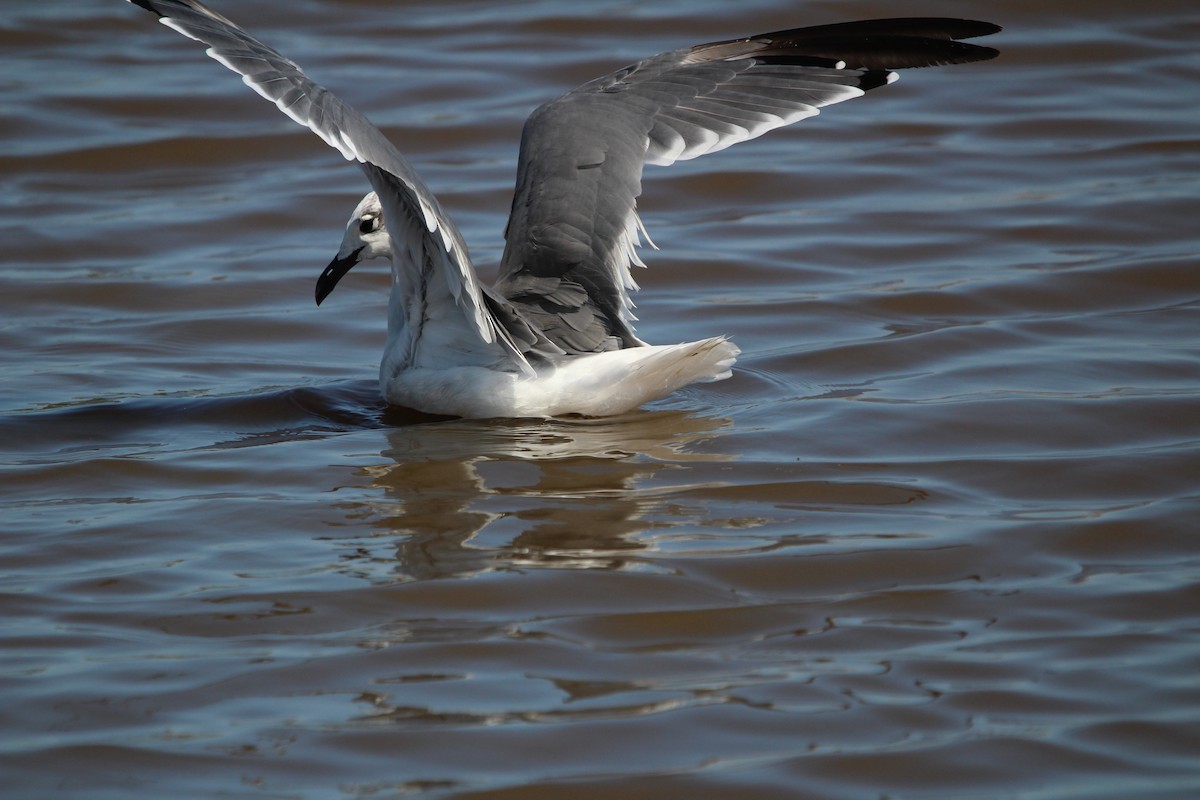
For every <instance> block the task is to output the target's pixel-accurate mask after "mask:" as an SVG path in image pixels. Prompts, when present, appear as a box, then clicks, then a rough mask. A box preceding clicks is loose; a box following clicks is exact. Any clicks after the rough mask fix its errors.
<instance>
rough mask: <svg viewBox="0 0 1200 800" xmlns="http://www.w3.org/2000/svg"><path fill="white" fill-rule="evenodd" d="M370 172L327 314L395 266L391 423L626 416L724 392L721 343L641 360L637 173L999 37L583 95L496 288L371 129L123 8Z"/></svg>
mask: <svg viewBox="0 0 1200 800" xmlns="http://www.w3.org/2000/svg"><path fill="white" fill-rule="evenodd" d="M130 1H131V2H134V3H136V4H137V5H139V6H142V7H143V8H146V9H148V10H150V11H153V12H154V13H156V14H158V15H159V16H160V17H161V19H162V21H163V22H164V23H166V24H168V25H169V26H170V27H172V28H174V29H175V30H177V31H179V32H180V33H182V34H184V35H185V36H188V37H189V38H193V39H196V40H198V41H201V42H204V43H205V44H207V45H208V46H209V50H208V53H209V55H211V56H212V57H214V58H216V59H217V60H219V61H220V62H221V63H223V64H225V65H226V66H227V67H229V68H230V69H232V70H234V71H235V72H238V73H239V74H241V75H242V76H243V80H244V81H245V82H246V83H247V84H248V85H249V86H251V87H252V88H254V89H255V90H256V91H257V92H259V94H261V95H263V96H264V97H266V98H268V99H270V100H272V101H273V102H274V103H275V104H276V105H277V106H278V107H279V108H280V109H281V110H283V111H284V112H285V113H287V114H288V115H289V116H291V117H292V118H293V119H295V120H297V121H298V122H300V123H301V124H304V125H306V126H308V127H309V128H311V129H312V130H313V131H314V132H315V133H317V134H318V135H319V136H320V137H321V138H322V139H324V140H325V141H326V142H327V143H328V144H330V145H331V146H333V147H335V148H337V149H338V150H339V151H340V152H341V153H342V154H343V155H344V156H345V157H346V158H347V159H349V160H355V161H357V162H359V164H360V166H361V167H362V169H363V171H364V172H365V173H366V175H367V178H368V180H369V181H370V183H371V186H372V190H373V191H372V192H370V193H369V194H368V195H367V196H366V197H364V198H363V200H362V201H361V202H360V203H359V205H358V207H357V208H356V209H355V211H354V213H353V214H352V215H351V218H350V221H349V223H348V224H347V226H346V232H345V235H344V237H343V240H342V245H341V248H340V250H339V252H338V256H337V258H335V259H334V261H333V262H332V263H331V264H330V265H329V266H328V267H327V268H326V270H325V271H324V272H323V273H322V275H321V277H320V278H319V279H318V281H317V302H318V303H320V302H321V301H322V300H323V299H324V298H325V297H326V296H327V295H328V294H329V293H330V292H331V291H332V290H333V288H334V287H335V286H336V284H337V282H338V281H339V280H340V279H341V278H342V277H343V276H344V275H345V274H346V273H347V272H348V271H349V270H350V269H351V268H352V267H353V266H354V265H355V264H357V263H358V262H359V261H362V260H364V259H367V258H386V259H387V260H389V261H390V262H391V265H392V289H391V299H390V303H389V315H388V340H387V344H386V347H385V349H384V355H383V359H382V363H381V366H380V387H381V390H382V392H383V395H384V397H385V398H386V399H387V401H388V402H389V403H393V404H396V405H403V406H407V407H411V408H415V409H418V410H421V411H426V412H429V413H437V414H450V415H455V416H464V417H531V416H532V417H536V416H557V415H563V414H584V415H589V416H603V415H609V414H619V413H622V412H624V411H627V410H629V409H632V408H636V407H637V406H640V405H642V404H643V403H646V402H648V401H650V400H653V399H656V398H658V397H662V396H663V395H665V394H668V393H670V392H672V391H675V390H676V389H678V388H680V387H682V386H686V385H688V384H690V383H695V382H698V381H712V380H720V379H722V378H726V377H729V375H730V367H731V366H732V364H733V362H734V359H735V358H736V356H737V354H738V349H737V347H735V346H734V345H733V344H732V343H731V342H729V341H727V340H726V339H725V338H724V337H715V338H709V339H704V340H701V341H696V342H688V343H684V344H678V345H659V346H655V345H649V344H647V343H646V342H644V341H642V340H641V339H639V338H638V337H637V335H636V334H635V332H634V328H633V322H634V317H633V314H632V312H631V309H632V305H633V304H632V302H631V300H630V297H629V292H630V291H631V290H634V289H636V288H637V285H636V283H635V282H634V280H633V277H632V274H631V271H630V267H631V265H641V261H640V259H639V258H638V255H637V252H636V247H637V246H638V245H639V244H640V240H641V234H642V233H643V232H644V231H643V230H642V227H641V222H640V220H639V219H638V215H637V209H636V201H637V197H638V196H639V195H640V193H641V178H642V168H643V165H644V164H648V163H649V164H663V165H665V164H671V163H674V162H675V161H677V160H681V159H687V158H695V157H697V156H700V155H704V154H706V153H710V152H715V151H717V150H721V149H724V148H725V147H728V146H730V145H732V144H735V143H737V142H740V141H745V140H747V139H752V138H755V137H757V136H759V135H761V134H763V133H765V132H766V131H769V130H772V129H774V128H777V127H781V126H784V125H788V124H791V123H793V122H796V121H798V120H800V119H803V118H805V117H809V116H812V115H815V114H816V113H817V111H818V108H819V107H821V106H825V105H830V104H833V103H838V102H841V101H844V100H848V99H851V98H853V97H859V96H861V95H862V94H864V93H865V92H866V91H869V90H870V89H873V88H876V87H878V86H882V85H885V84H886V83H890V82H891V81H892V80H894V79H895V73H894V72H892V71H891V70H892V69H897V68H903V67H917V66H932V65H936V64H944V63H963V62H969V61H978V60H982V59H986V58H991V57H993V56H994V55H995V54H996V51H994V50H992V49H991V48H986V47H979V46H977V45H973V44H966V43H963V42H961V41H958V40H960V39H964V38H970V37H974V36H982V35H986V34H989V33H993V32H995V31H996V30H998V28H997V27H996V26H994V25H991V24H989V23H982V22H971V21H965V20H951V19H897V20H870V21H864V22H852V23H843V24H840V25H829V26H818V27H813V28H799V29H794V30H789V31H778V32H775V33H770V34H763V35H761V36H755V37H749V38H745V39H736V40H729V41H724V42H714V43H711V44H705V45H697V46H695V47H691V48H684V49H681V50H675V51H670V52H667V53H663V54H660V55H658V56H654V57H652V58H648V59H646V60H644V61H641V62H638V63H637V64H634V65H631V66H629V67H626V68H625V69H622V70H618V71H617V72H614V73H612V74H610V75H608V76H605V77H603V78H599V79H597V80H595V81H592V82H590V83H587V84H584V85H583V86H581V87H579V88H578V89H576V90H574V91H572V92H569V93H568V94H566V95H563V96H562V97H560V98H558V99H556V100H553V101H551V102H549V103H547V104H546V105H544V106H542V107H541V108H539V109H538V110H536V111H535V112H534V113H533V115H532V116H531V117H530V119H529V121H528V122H527V123H526V126H525V130H524V133H523V135H522V141H521V153H520V159H519V163H518V168H517V185H516V191H515V194H514V198H513V208H512V213H511V215H510V217H509V223H508V227H507V230H506V233H505V237H506V242H507V246H506V248H505V252H504V256H503V258H502V261H501V264H500V270H499V277H498V278H497V281H496V283H495V284H494V285H493V286H491V287H488V286H485V285H483V284H482V283H481V282H480V281H479V280H478V279H477V277H476V274H475V271H474V269H473V267H472V265H471V263H470V261H469V259H468V256H467V250H466V245H465V243H464V242H463V240H462V237H461V235H460V234H459V232H458V230H457V228H456V227H455V226H454V223H453V222H452V221H451V220H450V218H449V217H448V216H447V215H446V214H445V212H444V211H443V210H442V209H441V207H440V205H439V204H438V202H437V199H436V198H435V197H434V195H433V194H432V192H430V191H429V189H428V188H427V187H426V186H425V185H424V183H423V182H422V181H421V179H420V178H419V176H418V175H417V173H416V172H415V170H413V168H412V167H411V165H410V164H409V163H408V162H407V160H406V159H405V158H404V156H403V155H401V154H400V152H399V151H398V150H396V148H395V147H394V146H392V144H391V143H390V142H389V141H388V140H387V139H386V137H384V136H383V134H382V133H381V132H380V131H379V129H378V128H376V127H375V126H374V125H372V124H371V123H370V122H369V121H368V120H367V119H366V118H365V117H363V116H362V115H361V114H359V113H358V112H357V111H355V110H354V109H353V108H351V107H349V106H347V105H346V104H345V103H344V102H342V101H341V100H340V99H338V98H337V97H336V96H335V95H333V94H332V93H330V92H329V91H328V90H326V89H324V88H323V87H321V86H319V85H317V84H315V83H313V82H312V81H311V80H310V79H309V78H308V77H307V76H306V75H305V74H304V73H303V71H301V69H300V68H299V67H298V66H297V65H296V64H295V63H293V62H291V61H290V60H288V59H286V58H285V57H283V56H282V55H280V54H279V53H277V52H276V51H274V50H272V49H271V48H269V47H267V46H266V45H264V44H262V43H261V42H259V41H258V40H257V39H255V38H253V37H251V36H250V35H249V34H247V33H246V32H245V31H243V30H242V29H241V28H238V27H237V26H236V25H234V24H233V23H232V22H230V21H229V20H227V19H225V18H224V17H222V16H220V15H218V14H216V13H214V12H212V11H210V10H209V9H207V8H205V7H204V6H203V5H201V4H200V3H198V2H195V1H194V0H130Z"/></svg>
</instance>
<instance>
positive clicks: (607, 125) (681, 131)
mask: <svg viewBox="0 0 1200 800" xmlns="http://www.w3.org/2000/svg"><path fill="white" fill-rule="evenodd" d="M998 30H999V27H998V26H995V25H992V24H990V23H986V22H972V21H967V20H954V19H936V18H929V19H926V18H921V19H894V20H869V21H863V22H850V23H842V24H837V25H823V26H818V27H812V28H798V29H794V30H787V31H777V32H775V33H767V34H762V35H760V36H752V37H749V38H745V39H733V40H728V41H723V42H713V43H710V44H702V45H697V46H695V47H691V48H687V49H683V50H675V51H672V52H669V53H663V54H661V55H658V56H655V57H653V58H649V59H646V60H645V61H641V62H639V63H637V64H634V65H632V66H630V67H626V68H625V69H622V70H619V71H617V72H614V73H613V74H611V75H608V76H605V77H603V78H600V79H598V80H595V81H592V82H590V83H587V84H584V85H583V86H581V87H579V88H578V89H576V90H574V91H573V92H570V93H569V94H566V95H564V96H562V97H560V98H558V99H557V100H554V101H552V102H550V103H548V104H546V105H544V106H542V107H541V108H539V109H538V110H537V111H536V112H534V114H533V115H532V116H531V117H530V119H529V121H528V122H527V123H526V125H525V130H524V133H523V135H522V140H521V156H520V162H519V165H518V167H517V186H516V193H515V195H514V197H513V208H512V214H511V216H510V218H509V223H508V230H507V232H506V234H505V236H506V239H507V246H506V248H505V252H504V259H503V262H502V264H501V269H500V279H499V281H498V282H497V283H496V286H495V288H496V289H497V290H498V291H500V292H501V293H502V294H503V295H504V296H505V297H507V298H508V299H509V300H510V301H511V302H513V303H514V304H515V305H517V306H518V307H519V308H520V309H521V311H522V313H524V314H525V315H526V316H528V317H530V318H531V319H533V320H534V321H535V322H536V323H537V324H538V325H539V326H540V327H541V328H542V329H543V331H545V333H546V335H547V336H548V337H549V338H550V339H551V341H554V342H555V343H556V344H558V345H559V346H561V347H563V348H564V349H565V350H567V351H568V352H591V351H595V350H604V349H611V348H614V347H628V346H634V345H638V344H642V342H641V341H640V340H639V339H638V338H637V337H636V336H635V335H634V332H633V325H632V323H633V320H634V319H635V318H634V316H633V314H632V311H631V309H632V302H631V301H630V298H629V290H631V289H635V288H637V286H636V284H635V283H634V280H633V276H632V275H631V273H630V265H631V264H639V265H640V264H641V261H640V259H639V258H638V256H637V252H636V250H635V246H636V245H637V244H638V243H639V232H644V230H643V229H642V227H641V223H640V221H639V220H638V217H637V210H636V200H637V197H638V195H639V194H640V193H641V180H642V167H643V165H644V164H647V163H649V164H672V163H674V162H675V161H679V160H683V159H690V158H696V157H698V156H701V155H704V154H706V153H712V152H716V151H718V150H722V149H724V148H726V147H729V146H730V145H733V144H736V143H737V142H742V141H746V140H747V139H753V138H755V137H758V136H761V135H762V134H764V133H766V132H767V131H769V130H773V129H775V128H779V127H782V126H784V125H790V124H792V123H793V122H797V121H799V120H801V119H804V118H806V117H811V116H813V115H815V114H817V113H818V109H819V108H821V107H822V106H827V105H832V104H833V103H840V102H842V101H843V100H849V99H851V98H854V97H860V96H862V95H863V94H864V93H865V92H867V91H869V90H871V89H874V88H876V87H878V86H882V85H884V84H886V83H890V82H892V81H893V80H895V79H896V74H895V73H894V72H891V70H893V69H901V68H905V67H924V66H934V65H938V64H952V63H954V64H957V63H966V62H971V61H981V60H985V59H989V58H993V57H995V56H996V55H997V51H996V50H994V49H992V48H990V47H980V46H977V45H973V44H967V43H964V42H961V41H958V40H959V39H965V38H971V37H975V36H984V35H987V34H990V33H994V32H996V31H998Z"/></svg>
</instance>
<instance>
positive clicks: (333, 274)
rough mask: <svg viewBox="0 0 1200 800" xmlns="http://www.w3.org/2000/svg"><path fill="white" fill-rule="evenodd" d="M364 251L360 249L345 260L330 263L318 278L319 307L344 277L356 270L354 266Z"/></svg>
mask: <svg viewBox="0 0 1200 800" xmlns="http://www.w3.org/2000/svg"><path fill="white" fill-rule="evenodd" d="M364 246H365V245H364ZM362 251H363V248H362V247H360V248H358V249H357V250H355V251H354V252H353V253H351V254H350V255H348V256H346V257H345V258H335V259H333V261H330V262H329V266H328V267H326V268H325V271H324V272H322V273H321V277H319V278H317V305H321V301H322V300H324V299H325V298H326V297H328V296H329V293H330V292H332V291H333V288H334V287H335V286H337V285H338V281H340V280H341V279H342V276H344V275H345V274H346V273H347V272H349V271H350V270H352V269H354V265H355V264H357V263H358V254H359V253H361V252H362Z"/></svg>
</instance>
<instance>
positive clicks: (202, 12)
mask: <svg viewBox="0 0 1200 800" xmlns="http://www.w3.org/2000/svg"><path fill="white" fill-rule="evenodd" d="M129 1H130V2H132V3H134V4H136V5H138V6H141V7H142V8H144V9H146V10H148V11H152V12H154V13H155V14H157V15H158V16H159V17H160V19H159V21H160V22H162V23H163V24H165V25H167V26H169V27H170V28H172V29H174V30H176V31H178V32H179V33H181V34H183V35H184V36H187V37H188V38H190V39H195V40H196V41H199V42H202V43H203V44H206V45H208V51H207V53H208V55H209V56H211V57H212V58H214V59H216V60H217V61H219V62H221V63H222V64H224V65H225V66H226V67H228V68H229V69H231V70H233V71H234V72H236V73H238V74H239V75H241V76H242V80H243V81H244V82H245V83H246V85H247V86H249V87H250V88H252V89H254V90H255V91H256V92H258V93H259V94H261V95H262V96H263V97H265V98H267V99H268V100H270V101H271V102H273V103H274V104H275V105H276V106H278V107H279V109H280V110H281V111H283V113H285V114H287V115H288V116H289V117H291V118H292V119H294V120H296V121H297V122H299V123H300V124H301V125H305V126H307V127H308V128H310V129H312V131H313V132H314V133H316V134H317V135H318V136H320V137H321V138H322V139H324V140H325V141H326V142H327V143H328V144H329V145H330V146H332V147H334V148H336V149H337V150H338V151H339V152H340V153H341V154H342V155H343V156H345V158H346V159H347V160H349V161H357V162H358V163H359V164H360V166H361V167H362V169H363V171H364V172H365V173H366V175H367V179H368V180H369V181H370V182H371V187H372V188H373V189H374V190H375V192H376V193H377V194H378V195H379V198H380V202H381V203H382V204H383V212H384V220H385V222H386V223H387V226H388V230H389V232H392V233H393V235H394V234H395V233H396V232H400V231H416V232H417V233H418V234H419V236H418V237H416V239H415V241H414V240H413V239H411V238H406V241H404V242H403V243H395V245H396V246H394V247H393V258H396V259H401V260H403V259H406V258H407V259H409V260H410V261H412V262H413V266H414V267H415V268H416V269H417V270H422V269H423V267H424V266H425V265H426V264H431V265H433V267H434V268H435V269H439V270H441V271H443V273H444V274H445V275H446V282H447V283H448V284H449V286H450V289H451V292H452V293H453V294H454V299H455V301H456V303H457V304H458V306H459V308H461V309H462V310H463V313H464V314H465V315H466V316H467V318H468V319H469V320H470V321H471V323H472V324H473V326H474V327H475V328H476V329H477V331H478V333H479V336H480V338H481V339H482V340H483V341H484V342H487V343H492V342H497V341H499V343H500V344H501V345H502V346H503V347H505V348H506V349H507V350H508V351H509V354H510V355H511V356H512V358H513V360H514V361H515V362H516V363H517V366H519V367H520V368H522V369H523V370H526V371H529V370H530V367H529V364H528V363H527V361H526V359H525V357H524V356H523V355H522V353H521V351H522V350H523V349H527V348H528V346H529V345H528V343H521V342H514V340H513V336H514V335H515V336H518V337H521V336H523V335H524V334H529V335H528V336H527V337H525V338H530V339H538V338H540V337H538V336H537V335H536V332H529V331H524V330H520V326H518V328H517V330H515V331H513V332H511V333H510V331H507V330H505V328H504V327H503V326H502V325H501V324H499V323H498V321H497V319H496V318H495V317H494V316H493V309H494V308H496V307H497V304H498V298H495V297H487V298H485V296H484V290H483V289H482V288H481V286H480V285H479V282H478V280H477V278H476V276H475V271H474V269H472V267H471V262H470V258H469V256H468V254H467V247H466V244H465V243H464V241H463V238H462V235H461V234H460V233H459V232H458V228H457V227H455V225H454V223H453V222H452V221H451V220H450V218H449V217H448V216H447V215H446V213H445V212H444V211H443V210H442V207H441V206H440V205H439V204H438V201H437V198H436V197H434V195H433V193H432V192H431V191H429V189H428V188H427V187H426V186H425V184H424V182H423V181H422V180H421V178H420V177H419V176H418V175H417V173H416V170H414V169H413V168H412V166H411V165H410V164H409V163H408V160H407V159H406V158H405V157H404V156H403V155H402V154H401V153H400V151H399V150H397V149H396V148H395V146H394V145H393V144H392V143H391V142H390V141H388V139H387V137H386V136H384V135H383V132H382V131H380V130H379V129H378V128H376V127H375V125H374V124H372V123H371V121H370V120H368V119H367V118H366V117H364V116H363V115H362V114H360V113H359V112H358V111H356V110H355V109H353V108H351V107H350V106H349V105H347V104H346V103H345V102H343V101H342V100H341V99H340V98H339V97H337V96H336V95H334V94H333V93H332V92H330V91H329V90H327V89H326V88H325V87H323V86H320V85H318V84H316V83H314V82H313V81H312V80H311V79H309V77H308V76H307V75H305V74H304V72H303V70H301V69H300V67H299V66H297V65H296V64H295V63H294V62H293V61H291V60H290V59H288V58H285V57H284V56H282V55H281V54H279V53H278V52H277V51H275V50H273V49H272V48H270V47H268V46H267V45H265V44H263V43H262V42H260V41H258V40H257V39H255V38H254V37H253V36H251V35H250V34H248V33H246V31H244V30H242V29H241V28H239V27H238V26H237V25H236V24H234V23H233V22H231V21H230V20H228V19H226V18H225V17H223V16H221V15H220V14H218V13H216V12H215V11H212V10H210V9H208V8H206V7H205V6H204V5H202V4H201V3H198V2H195V1H194V0H129ZM500 305H502V303H500Z"/></svg>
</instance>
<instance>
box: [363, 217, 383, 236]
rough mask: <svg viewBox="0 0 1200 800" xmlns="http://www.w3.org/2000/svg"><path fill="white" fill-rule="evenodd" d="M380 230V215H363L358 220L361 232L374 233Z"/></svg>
mask: <svg viewBox="0 0 1200 800" xmlns="http://www.w3.org/2000/svg"><path fill="white" fill-rule="evenodd" d="M377 230H379V217H363V218H362V219H361V220H359V221H358V232H359V233H374V232H375V231H377Z"/></svg>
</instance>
